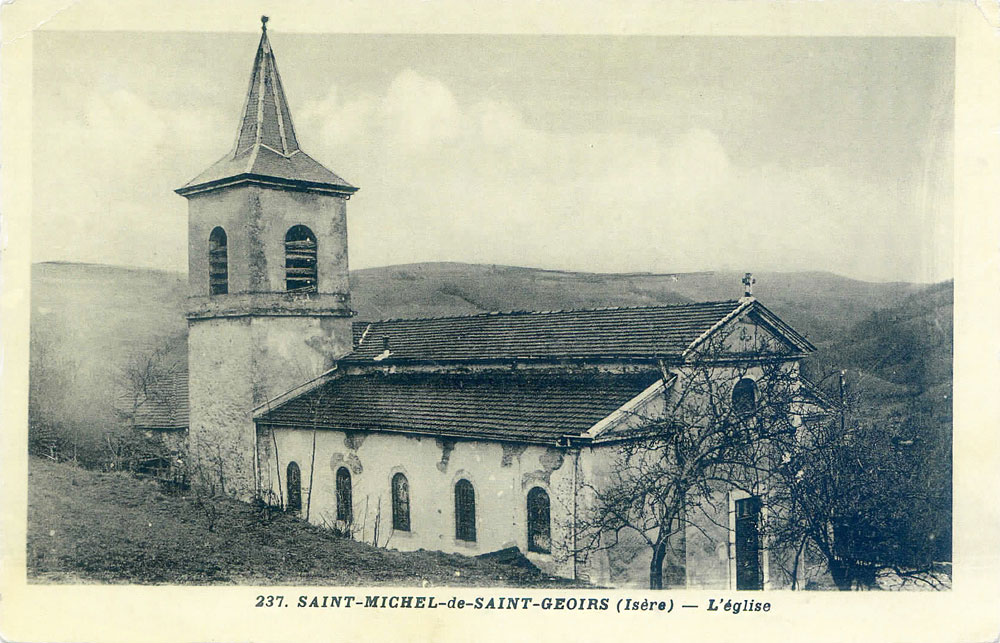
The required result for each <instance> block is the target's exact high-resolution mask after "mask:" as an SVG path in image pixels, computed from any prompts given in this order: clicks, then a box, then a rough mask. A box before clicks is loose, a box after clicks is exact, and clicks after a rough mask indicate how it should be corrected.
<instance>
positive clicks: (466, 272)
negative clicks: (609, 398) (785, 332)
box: [31, 263, 951, 424]
mask: <svg viewBox="0 0 1000 643" xmlns="http://www.w3.org/2000/svg"><path fill="white" fill-rule="evenodd" d="M755 276H756V279H757V284H756V286H755V289H754V294H755V295H756V296H757V297H758V298H759V299H760V300H761V301H762V302H764V304H765V305H767V306H768V307H769V308H771V309H772V310H773V311H774V312H775V313H777V314H778V315H780V316H781V317H782V318H783V319H785V320H786V321H788V322H789V323H790V324H792V326H794V327H795V328H796V329H797V330H799V331H800V332H802V333H803V334H805V335H806V336H808V337H809V338H810V339H811V340H812V341H813V343H815V344H816V345H817V346H818V347H820V349H821V350H820V353H819V356H822V361H823V363H831V364H832V363H834V362H835V363H836V366H837V367H842V366H841V365H842V364H848V365H850V366H852V367H856V368H858V369H862V370H865V371H871V372H873V373H876V374H878V376H879V377H880V378H883V379H884V380H885V381H886V382H887V383H889V385H891V386H903V387H906V386H908V385H909V384H911V383H913V382H915V381H916V380H920V382H922V383H923V384H922V385H925V386H933V385H935V384H936V383H939V382H941V381H943V380H942V378H943V377H945V375H948V376H949V377H948V382H949V384H950V370H948V369H950V342H951V339H950V333H951V325H950V324H951V313H950V301H951V300H950V297H951V284H950V283H949V284H939V285H935V286H926V285H920V284H909V283H869V282H862V281H856V280H853V279H847V278H845V277H840V276H837V275H833V274H830V273H822V272H802V273H758V274H756V275H755ZM741 278H742V274H741V273H736V272H701V273H679V274H648V273H632V274H598V273H580V272H563V271H553V270H539V269H534V268H520V267H512V266H493V265H479V264H463V263H421V264H407V265H399V266H388V267H381V268H367V269H364V270H357V271H353V272H352V273H351V283H352V301H353V304H354V307H355V309H356V310H357V311H358V317H357V318H358V319H384V318H389V317H424V316H440V315H456V314H467V313H476V312H481V311H486V310H555V309H565V308H584V307H600V306H634V305H651V304H672V303H683V302H688V301H707V300H721V299H734V298H737V297H739V296H740V295H741V294H742V285H741V283H740V279H741ZM186 282H187V280H186V276H185V275H183V274H182V273H179V272H165V271H156V270H147V269H137V268H126V267H119V266H106V265H95V264H78V263H40V264H35V265H34V266H33V270H32V301H31V307H32V335H33V340H34V342H33V350H32V377H33V379H36V380H37V382H36V383H39V382H43V376H42V374H41V371H42V370H45V371H48V372H49V373H50V374H51V373H52V372H57V373H59V374H60V375H61V377H58V378H52V382H53V384H52V385H50V386H49V389H50V390H49V391H48V392H47V393H42V392H41V390H42V389H43V388H44V387H39V386H35V387H33V393H34V396H35V398H36V399H32V401H31V402H32V404H33V405H34V404H41V403H42V401H43V400H42V398H43V397H44V398H45V399H47V400H48V401H49V406H51V407H53V408H55V407H59V408H64V409H65V411H63V414H64V415H71V416H73V417H72V418H67V420H68V421H69V420H72V423H73V424H80V423H85V424H95V423H97V424H106V423H108V422H112V421H114V417H113V414H112V413H111V411H110V407H111V404H112V402H113V390H114V388H115V384H116V380H117V378H118V376H119V374H120V372H121V370H122V368H123V366H124V365H125V364H126V363H127V362H128V360H129V359H130V357H131V356H133V355H135V354H137V353H141V352H143V351H148V350H150V349H151V348H153V347H156V346H158V345H161V344H162V343H163V342H164V341H165V339H166V338H169V337H177V336H183V335H184V333H185V331H186V322H185V320H184V314H183V311H184V300H185V297H186V285H187V283H186ZM935 329H937V330H935ZM932 330H933V331H934V332H931V331H932ZM937 331H940V332H937ZM935 333H936V334H935ZM931 338H933V340H932V339H931ZM924 339H926V340H927V342H929V343H926V342H924V341H923V340H924ZM946 347H947V350H945V348H946ZM925 348H926V349H928V350H931V351H932V352H931V353H927V352H926V351H924V349H925ZM945 355H947V360H943V357H944V356H945ZM945 362H947V364H946V365H945ZM945 370H948V373H945ZM51 389H57V390H51ZM52 395H59V396H60V397H61V398H62V399H63V402H64V404H56V403H55V402H54V401H53V400H51V399H49V398H48V397H46V396H52Z"/></svg>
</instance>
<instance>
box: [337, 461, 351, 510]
mask: <svg viewBox="0 0 1000 643" xmlns="http://www.w3.org/2000/svg"><path fill="white" fill-rule="evenodd" d="M353 508H354V502H353V500H352V497H351V472H350V471H348V470H347V467H340V468H339V469H337V520H342V521H344V522H351V516H352V515H353V513H354V511H353Z"/></svg>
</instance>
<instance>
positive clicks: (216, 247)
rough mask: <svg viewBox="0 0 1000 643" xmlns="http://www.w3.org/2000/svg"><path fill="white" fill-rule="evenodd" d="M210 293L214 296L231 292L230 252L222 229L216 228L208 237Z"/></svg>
mask: <svg viewBox="0 0 1000 643" xmlns="http://www.w3.org/2000/svg"><path fill="white" fill-rule="evenodd" d="M208 291H209V293H210V294H212V295H225V294H227V293H228V292H229V251H228V248H227V240H226V231H225V230H223V229H222V228H215V229H214V230H212V234H210V235H209V236H208Z"/></svg>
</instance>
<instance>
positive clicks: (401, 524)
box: [392, 473, 410, 531]
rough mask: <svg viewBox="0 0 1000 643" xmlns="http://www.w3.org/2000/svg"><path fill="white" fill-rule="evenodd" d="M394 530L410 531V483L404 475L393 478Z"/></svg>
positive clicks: (398, 474) (400, 474)
mask: <svg viewBox="0 0 1000 643" xmlns="http://www.w3.org/2000/svg"><path fill="white" fill-rule="evenodd" d="M392 528H393V529H395V530H396V531H410V483H409V482H408V481H407V480H406V476H404V475H403V474H402V473H397V474H396V475H394V476H393V477H392Z"/></svg>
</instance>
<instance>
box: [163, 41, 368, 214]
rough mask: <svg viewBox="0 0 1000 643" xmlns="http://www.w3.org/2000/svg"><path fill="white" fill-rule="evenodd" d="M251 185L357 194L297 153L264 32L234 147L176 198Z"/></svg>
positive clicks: (348, 184) (296, 140)
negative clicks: (253, 182) (238, 184)
mask: <svg viewBox="0 0 1000 643" xmlns="http://www.w3.org/2000/svg"><path fill="white" fill-rule="evenodd" d="M250 180H257V181H266V182H272V183H274V182H277V183H280V184H286V185H288V184H290V185H301V186H311V187H314V188H317V189H318V188H322V189H326V190H332V191H334V192H340V193H345V194H350V193H352V192H355V191H356V190H357V188H355V187H353V186H352V185H351V184H350V183H348V182H347V181H345V180H344V179H342V178H340V177H339V176H337V175H336V174H334V173H333V172H331V171H330V170H328V169H326V168H325V167H323V166H322V165H320V164H319V163H318V162H317V161H315V160H313V159H312V158H311V157H310V156H309V155H307V154H306V153H305V152H303V151H302V150H301V149H300V148H299V142H298V139H297V138H296V136H295V128H294V127H293V126H292V116H291V113H290V111H289V109H288V101H287V100H286V99H285V90H284V88H283V87H282V84H281V76H280V75H279V74H278V67H277V63H276V62H275V59H274V52H273V51H272V49H271V43H270V41H269V40H268V38H267V30H266V29H265V30H264V31H263V33H262V34H261V37H260V44H259V45H258V47H257V56H256V57H255V58H254V62H253V69H252V71H251V74H250V87H249V89H248V90H247V99H246V106H245V107H244V110H243V118H242V119H241V121H240V129H239V132H238V134H237V137H236V144H235V145H234V146H233V149H232V151H230V152H229V154H226V156H224V157H223V158H222V159H220V160H219V161H218V162H217V163H215V164H214V165H213V166H212V167H210V168H208V169H207V170H205V171H204V172H202V173H201V174H199V175H198V176H197V177H195V178H194V179H192V180H191V181H189V182H188V183H187V184H186V185H184V187H182V188H180V189H178V190H177V192H178V193H180V194H189V193H193V192H197V191H200V190H204V189H209V188H211V187H214V186H217V185H228V184H232V183H236V182H241V181H250Z"/></svg>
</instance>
